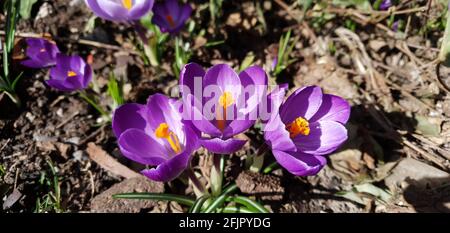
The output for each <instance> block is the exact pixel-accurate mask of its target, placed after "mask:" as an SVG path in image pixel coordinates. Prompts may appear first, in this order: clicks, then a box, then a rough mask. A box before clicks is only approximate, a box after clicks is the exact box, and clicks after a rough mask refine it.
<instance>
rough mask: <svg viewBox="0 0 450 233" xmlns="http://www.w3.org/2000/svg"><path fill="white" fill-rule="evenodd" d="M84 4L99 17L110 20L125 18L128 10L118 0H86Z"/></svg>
mask: <svg viewBox="0 0 450 233" xmlns="http://www.w3.org/2000/svg"><path fill="white" fill-rule="evenodd" d="M86 4H87V5H88V6H89V8H91V10H92V11H93V12H94V13H95V14H96V15H97V16H99V17H100V18H104V19H107V20H111V21H114V20H116V21H123V20H127V16H128V10H127V9H125V8H124V7H123V6H122V5H121V4H120V3H118V2H115V1H107V0H86Z"/></svg>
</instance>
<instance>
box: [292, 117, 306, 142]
mask: <svg viewBox="0 0 450 233" xmlns="http://www.w3.org/2000/svg"><path fill="white" fill-rule="evenodd" d="M286 130H287V131H289V136H290V137H291V138H295V137H297V135H299V134H301V135H305V136H308V135H309V131H310V129H309V122H308V121H307V120H306V119H305V118H303V117H297V119H295V120H294V121H293V122H292V123H290V124H287V125H286Z"/></svg>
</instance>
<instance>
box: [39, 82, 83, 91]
mask: <svg viewBox="0 0 450 233" xmlns="http://www.w3.org/2000/svg"><path fill="white" fill-rule="evenodd" d="M45 82H46V83H47V85H49V86H50V87H53V88H55V89H58V90H60V91H67V92H70V91H75V90H76V89H77V88H76V87H74V86H72V85H70V84H67V83H66V82H65V81H64V80H56V79H50V80H47V81H45Z"/></svg>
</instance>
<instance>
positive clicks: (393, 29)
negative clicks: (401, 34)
mask: <svg viewBox="0 0 450 233" xmlns="http://www.w3.org/2000/svg"><path fill="white" fill-rule="evenodd" d="M399 24H400V20H397V21H395V22H394V23H393V24H392V31H394V32H397V31H398V26H399Z"/></svg>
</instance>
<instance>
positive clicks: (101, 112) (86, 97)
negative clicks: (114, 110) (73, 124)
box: [79, 91, 111, 121]
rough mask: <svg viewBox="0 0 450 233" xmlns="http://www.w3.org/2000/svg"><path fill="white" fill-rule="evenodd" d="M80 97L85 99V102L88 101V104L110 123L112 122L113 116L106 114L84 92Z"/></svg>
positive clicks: (80, 93)
mask: <svg viewBox="0 0 450 233" xmlns="http://www.w3.org/2000/svg"><path fill="white" fill-rule="evenodd" d="M79 95H80V97H81V98H83V99H84V100H86V102H88V103H89V104H90V105H91V106H92V107H94V108H95V110H97V111H98V112H99V113H100V114H101V115H102V116H104V117H106V118H107V119H108V121H111V116H110V115H109V114H108V113H106V112H105V111H104V110H103V109H102V108H101V107H100V106H99V105H98V104H96V103H95V101H94V100H92V99H91V98H89V97H88V96H87V95H86V94H85V93H84V92H82V91H80V92H79Z"/></svg>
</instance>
